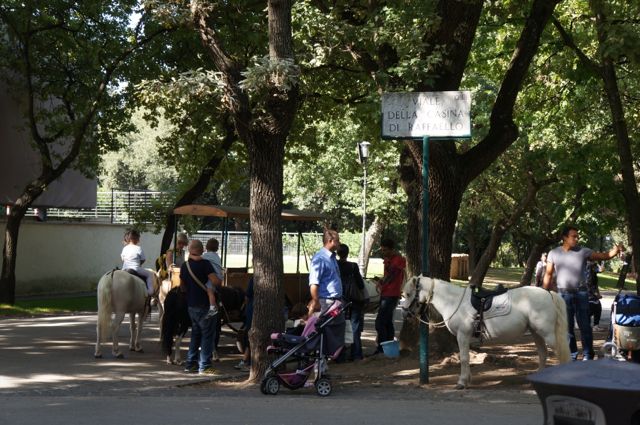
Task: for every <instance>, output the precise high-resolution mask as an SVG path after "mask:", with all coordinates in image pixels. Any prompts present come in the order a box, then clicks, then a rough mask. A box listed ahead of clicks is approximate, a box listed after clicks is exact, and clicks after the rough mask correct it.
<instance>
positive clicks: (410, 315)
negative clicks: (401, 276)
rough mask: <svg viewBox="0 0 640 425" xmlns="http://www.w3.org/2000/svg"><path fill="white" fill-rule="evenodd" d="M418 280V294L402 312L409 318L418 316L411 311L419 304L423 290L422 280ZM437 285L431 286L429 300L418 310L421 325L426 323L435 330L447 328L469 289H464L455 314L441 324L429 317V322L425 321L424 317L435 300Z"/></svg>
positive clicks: (454, 311)
mask: <svg viewBox="0 0 640 425" xmlns="http://www.w3.org/2000/svg"><path fill="white" fill-rule="evenodd" d="M416 279H418V281H417V282H416V293H415V295H414V296H413V300H412V301H411V304H409V307H402V310H403V311H405V312H406V313H407V315H408V316H409V317H414V316H416V314H415V313H414V312H413V311H412V310H410V308H411V307H412V306H413V305H414V304H415V303H417V302H418V299H419V297H420V291H421V290H422V288H421V287H420V278H416ZM435 286H436V285H435V283H434V284H433V285H431V288H430V289H429V293H428V294H427V300H426V301H425V302H424V303H421V306H420V309H419V310H418V311H419V313H420V314H418V315H417V318H418V321H420V323H424V324H425V325H427V326H430V327H431V326H433V327H434V328H443V327H446V326H447V322H448V321H449V320H451V318H452V317H453V316H454V315H455V314H456V313H457V312H458V310H459V309H460V306H461V305H462V300H464V294H465V293H466V292H467V288H468V286H466V287H465V288H464V291H463V292H462V296H461V297H460V301H458V305H457V306H456V309H455V310H453V313H451V315H450V316H449V318H447V319H444V318H443V319H442V321H441V322H435V323H434V322H432V321H430V320H429V317H428V315H427V320H426V321H425V320H423V319H422V316H423V314H424V312H425V309H426V308H428V306H429V304H431V300H433V293H434V291H435ZM427 312H428V310H427Z"/></svg>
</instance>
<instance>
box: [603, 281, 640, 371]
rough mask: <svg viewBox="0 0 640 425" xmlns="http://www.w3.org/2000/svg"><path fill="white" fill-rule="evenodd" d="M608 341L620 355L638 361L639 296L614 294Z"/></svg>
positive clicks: (639, 332) (639, 340) (639, 338)
mask: <svg viewBox="0 0 640 425" xmlns="http://www.w3.org/2000/svg"><path fill="white" fill-rule="evenodd" d="M608 340H609V341H612V342H613V343H614V344H615V346H616V348H617V349H618V351H619V353H620V355H621V356H620V357H621V358H624V359H626V360H629V361H631V362H633V363H640V296H639V295H636V294H624V293H622V291H620V292H619V293H618V295H616V298H615V300H614V302H613V309H612V312H611V329H610V333H609V338H608Z"/></svg>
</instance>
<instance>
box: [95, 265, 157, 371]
mask: <svg viewBox="0 0 640 425" xmlns="http://www.w3.org/2000/svg"><path fill="white" fill-rule="evenodd" d="M147 270H149V271H150V272H151V273H152V276H153V287H154V292H155V293H157V291H158V286H159V280H158V275H157V274H156V272H155V271H153V270H151V269H147ZM97 292H98V321H97V324H96V333H97V338H96V351H95V354H94V357H95V358H102V350H101V348H100V344H101V342H102V338H103V336H106V335H108V333H109V332H111V340H112V342H113V349H112V352H113V355H114V356H115V357H116V358H119V359H121V358H123V357H124V355H123V354H122V353H121V352H120V349H119V348H118V329H119V327H120V324H121V323H122V320H123V319H124V316H125V315H126V314H127V313H129V318H130V331H131V339H130V341H129V350H131V351H137V352H142V347H141V345H140V333H141V332H142V324H143V323H144V318H145V316H146V313H147V311H146V306H147V304H146V299H147V286H146V283H145V282H144V281H143V280H142V279H140V278H138V277H136V276H133V275H132V274H130V273H128V272H126V271H123V270H113V271H110V272H108V273H106V274H105V275H104V276H102V277H101V278H100V282H98V291H97ZM113 313H115V317H114V318H113V320H111V316H112V314H113ZM136 314H138V322H137V324H136Z"/></svg>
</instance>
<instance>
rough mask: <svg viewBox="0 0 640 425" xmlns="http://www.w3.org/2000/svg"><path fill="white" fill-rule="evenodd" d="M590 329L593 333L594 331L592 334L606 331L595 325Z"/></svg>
mask: <svg viewBox="0 0 640 425" xmlns="http://www.w3.org/2000/svg"><path fill="white" fill-rule="evenodd" d="M592 329H593V331H594V332H602V331H606V329H605V328H601V327H600V326H598V325H595V326H594V327H593V328H592Z"/></svg>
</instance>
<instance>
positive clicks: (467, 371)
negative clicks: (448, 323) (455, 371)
mask: <svg viewBox="0 0 640 425" xmlns="http://www.w3.org/2000/svg"><path fill="white" fill-rule="evenodd" d="M456 339H457V340H458V347H460V377H459V378H458V383H457V384H456V387H455V388H456V390H463V389H465V388H467V387H468V386H469V384H471V367H470V366H469V343H470V340H471V338H470V335H469V334H467V333H465V332H463V331H461V330H459V331H458V334H457V335H456Z"/></svg>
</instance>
